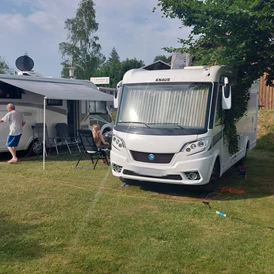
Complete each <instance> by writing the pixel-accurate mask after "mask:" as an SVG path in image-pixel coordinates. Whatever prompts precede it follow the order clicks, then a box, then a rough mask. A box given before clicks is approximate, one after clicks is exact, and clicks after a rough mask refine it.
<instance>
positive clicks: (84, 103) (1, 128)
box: [0, 74, 113, 153]
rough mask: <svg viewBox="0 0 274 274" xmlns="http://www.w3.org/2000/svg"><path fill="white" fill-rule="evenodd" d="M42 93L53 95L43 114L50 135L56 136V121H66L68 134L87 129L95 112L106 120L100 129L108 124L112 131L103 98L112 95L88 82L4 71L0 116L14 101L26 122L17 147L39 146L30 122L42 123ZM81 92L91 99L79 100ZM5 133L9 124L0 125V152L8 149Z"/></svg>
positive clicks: (35, 147)
mask: <svg viewBox="0 0 274 274" xmlns="http://www.w3.org/2000/svg"><path fill="white" fill-rule="evenodd" d="M45 94H53V96H52V97H48V98H49V99H47V100H46V115H45V117H46V124H47V129H48V134H49V136H50V137H55V136H56V130H55V125H56V123H67V124H68V126H69V131H70V134H71V135H72V136H75V135H76V134H77V129H79V128H82V129H85V128H88V127H89V126H90V125H91V124H92V123H93V122H94V121H93V120H92V117H94V115H96V117H97V118H98V119H100V118H101V120H103V121H105V122H108V125H103V124H101V125H102V129H103V130H104V129H107V128H108V127H109V128H110V130H111V123H112V121H111V115H110V114H109V112H108V110H107V108H106V101H112V100H113V97H112V96H110V95H108V94H105V93H102V92H100V91H98V89H97V87H96V86H95V85H94V84H93V83H91V82H90V81H84V80H73V79H54V78H47V77H32V76H25V75H21V76H18V75H16V76H15V75H4V74H3V75H0V118H2V117H3V116H4V115H5V114H6V113H7V111H6V105H7V104H8V103H13V104H15V107H16V109H17V110H19V111H21V112H22V113H23V115H24V119H25V121H26V125H25V126H24V127H23V133H22V137H21V140H20V143H19V146H18V150H29V149H33V150H34V151H35V150H36V149H41V146H40V145H38V146H35V145H33V143H34V144H35V143H36V141H37V138H36V135H35V131H34V128H33V125H35V123H43V107H44V97H45ZM55 94H57V95H58V98H59V99H50V98H54V96H55ZM83 94H85V97H86V98H90V100H87V99H85V100H79V96H83ZM60 98H61V99H60ZM68 98H69V99H68ZM93 98H94V100H95V101H93ZM93 105H96V106H100V108H99V107H97V108H96V109H95V110H94V111H93V109H92V108H91V106H93ZM90 109H91V110H92V113H90ZM96 110H97V111H98V112H97V113H96ZM8 133H9V125H8V124H7V123H2V124H0V153H1V152H6V151H8V150H7V147H6V139H7V135H8ZM35 152H36V151H35Z"/></svg>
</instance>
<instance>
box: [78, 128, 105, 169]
mask: <svg viewBox="0 0 274 274" xmlns="http://www.w3.org/2000/svg"><path fill="white" fill-rule="evenodd" d="M78 134H79V137H80V140H81V144H82V147H83V150H82V151H81V153H80V156H79V159H78V162H77V164H76V166H75V167H83V166H78V164H79V162H80V161H81V159H82V157H83V155H84V154H85V153H87V154H88V155H89V157H90V159H91V162H92V164H93V169H95V168H96V165H97V163H98V161H99V159H103V160H105V161H106V163H107V164H108V165H109V160H108V157H107V152H108V149H107V148H103V149H102V148H98V147H97V146H96V144H95V142H94V139H93V136H92V132H91V130H82V129H79V130H78ZM94 160H95V162H94Z"/></svg>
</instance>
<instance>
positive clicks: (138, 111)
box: [111, 66, 258, 185]
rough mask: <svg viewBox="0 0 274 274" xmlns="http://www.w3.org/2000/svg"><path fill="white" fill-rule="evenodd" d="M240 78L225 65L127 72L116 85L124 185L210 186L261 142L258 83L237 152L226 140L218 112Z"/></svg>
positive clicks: (115, 145) (115, 148)
mask: <svg viewBox="0 0 274 274" xmlns="http://www.w3.org/2000/svg"><path fill="white" fill-rule="evenodd" d="M234 79H235V78H233V75H231V73H229V70H228V69H227V68H226V67H224V66H212V67H201V66H199V67H195V66H194V67H185V68H184V69H176V70H154V71H147V70H143V69H137V70H130V71H128V72H127V73H126V74H125V75H124V78H123V80H122V85H121V82H120V83H119V84H118V87H117V91H118V92H117V94H116V95H115V99H114V104H115V106H117V105H118V113H117V119H116V124H115V126H114V130H113V139H112V150H111V166H112V173H113V175H114V176H117V177H120V178H121V179H123V180H129V179H132V180H143V181H150V182H160V183H170V184H185V185H205V184H207V183H209V182H211V181H214V180H212V179H213V178H214V179H216V178H219V177H220V176H221V175H222V174H223V173H224V172H225V171H226V170H228V169H229V168H230V167H231V166H232V165H234V164H235V163H237V162H238V161H239V160H241V159H243V158H244V157H245V156H246V153H247V151H249V150H251V149H253V148H254V147H255V145H256V128H257V111H258V108H257V105H258V103H257V100H258V99H257V98H258V84H257V83H254V85H253V86H252V88H251V89H250V101H249V104H248V111H247V113H246V114H245V116H244V117H243V118H242V119H241V120H240V121H239V122H238V123H237V131H238V136H239V151H238V152H237V153H236V154H235V155H231V154H230V153H229V151H228V146H227V144H226V143H225V141H224V136H223V129H224V126H223V125H222V121H221V119H220V116H221V112H222V111H226V110H227V109H230V108H231V96H233V94H232V95H231V85H233V82H234V83H235V81H234Z"/></svg>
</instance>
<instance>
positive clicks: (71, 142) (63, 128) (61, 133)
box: [55, 123, 81, 154]
mask: <svg viewBox="0 0 274 274" xmlns="http://www.w3.org/2000/svg"><path fill="white" fill-rule="evenodd" d="M55 129H56V138H57V139H58V141H60V142H61V145H60V151H61V149H62V146H63V145H65V146H67V148H68V151H69V153H70V154H72V152H71V148H73V147H74V148H75V149H77V150H78V151H79V153H80V152H81V149H80V146H79V144H80V140H79V139H78V138H77V137H70V134H69V129H68V125H67V124H66V123H57V124H56V125H55Z"/></svg>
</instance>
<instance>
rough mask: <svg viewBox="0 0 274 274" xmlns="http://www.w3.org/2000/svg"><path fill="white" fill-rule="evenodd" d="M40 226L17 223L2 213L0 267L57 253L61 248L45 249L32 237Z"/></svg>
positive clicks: (0, 218)
mask: <svg viewBox="0 0 274 274" xmlns="http://www.w3.org/2000/svg"><path fill="white" fill-rule="evenodd" d="M38 227H39V226H38V225H29V224H27V223H17V222H15V221H13V220H11V218H10V216H9V215H8V214H5V213H0V266H1V267H3V266H4V265H10V263H13V262H18V261H19V262H24V261H26V260H33V259H37V258H40V257H43V256H44V255H45V254H46V253H49V252H53V251H54V250H55V251H56V248H59V247H56V246H54V247H50V250H49V248H45V247H43V245H41V244H40V240H39V239H38V238H34V237H33V236H32V231H33V230H35V229H37V228H38Z"/></svg>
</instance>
